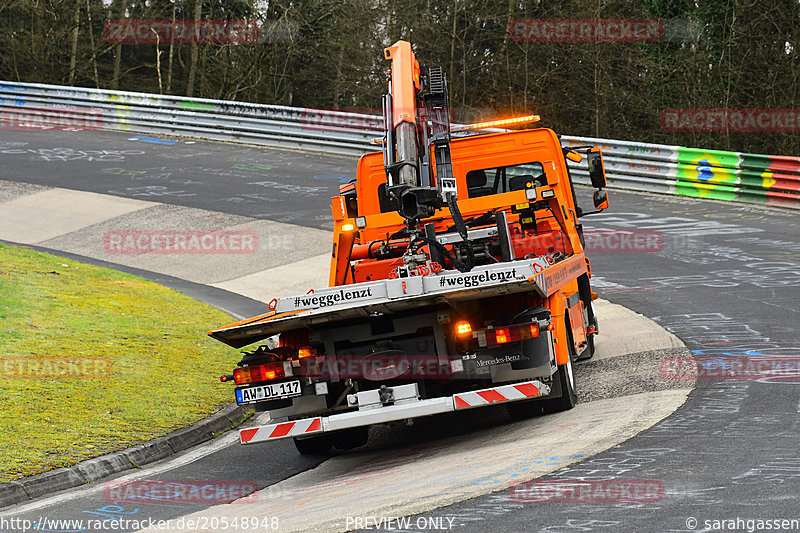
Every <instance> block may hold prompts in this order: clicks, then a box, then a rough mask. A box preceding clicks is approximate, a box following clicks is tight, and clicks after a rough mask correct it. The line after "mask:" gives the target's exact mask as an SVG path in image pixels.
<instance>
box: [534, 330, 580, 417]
mask: <svg viewBox="0 0 800 533" xmlns="http://www.w3.org/2000/svg"><path fill="white" fill-rule="evenodd" d="M570 331H571V330H570V328H569V322H567V345H568V347H569V360H568V361H567V362H566V363H565V364H563V365H561V366H559V367H558V371H557V372H556V373H557V374H558V382H559V385H561V397H560V398H552V399H550V400H543V401H542V412H543V413H544V414H546V415H547V414H551V413H560V412H561V411H569V410H570V409H572V408H573V407H575V404H576V403H577V402H578V393H577V392H576V391H577V387H576V384H575V372H574V369H573V365H572V361H573V360H575V348H574V347H573V342H572V333H570Z"/></svg>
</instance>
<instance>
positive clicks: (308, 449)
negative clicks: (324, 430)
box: [294, 435, 333, 455]
mask: <svg viewBox="0 0 800 533" xmlns="http://www.w3.org/2000/svg"><path fill="white" fill-rule="evenodd" d="M294 445H295V447H296V448H297V451H298V452H300V453H301V454H302V455H325V454H326V453H328V452H329V451H330V450H331V448H332V447H333V437H331V436H330V435H318V436H316V437H308V438H306V439H298V438H297V437H295V438H294Z"/></svg>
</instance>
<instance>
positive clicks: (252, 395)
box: [236, 380, 303, 404]
mask: <svg viewBox="0 0 800 533" xmlns="http://www.w3.org/2000/svg"><path fill="white" fill-rule="evenodd" d="M302 393H303V392H302V390H301V388H300V381H299V380H296V381H286V382H284V383H272V384H270V385H259V386H257V387H248V388H246V389H237V391H236V403H238V404H248V403H256V402H263V401H266V400H274V399H276V398H292V397H294V396H300V395H301V394H302Z"/></svg>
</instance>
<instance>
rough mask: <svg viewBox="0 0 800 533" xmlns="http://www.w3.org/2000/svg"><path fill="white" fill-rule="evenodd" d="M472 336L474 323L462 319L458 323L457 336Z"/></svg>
mask: <svg viewBox="0 0 800 533" xmlns="http://www.w3.org/2000/svg"><path fill="white" fill-rule="evenodd" d="M470 336H472V325H470V323H469V322H467V321H466V320H460V321H458V322H457V323H456V337H460V338H464V337H470Z"/></svg>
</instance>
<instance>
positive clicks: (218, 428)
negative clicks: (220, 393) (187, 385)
mask: <svg viewBox="0 0 800 533" xmlns="http://www.w3.org/2000/svg"><path fill="white" fill-rule="evenodd" d="M251 414H252V409H245V408H243V407H240V406H238V405H235V404H231V405H228V406H227V407H225V408H224V409H222V410H220V411H218V412H216V413H214V414H213V415H211V416H209V417H208V418H205V419H203V420H200V421H199V422H196V423H194V424H192V425H191V426H188V427H185V428H182V429H178V430H176V431H173V432H172V433H168V434H167V435H164V436H163V437H158V438H156V439H153V440H150V441H148V442H145V443H143V444H137V445H136V446H132V447H130V448H128V449H125V450H122V451H118V452H112V453H109V454H106V455H101V456H100V457H95V458H93V459H87V460H86V461H81V462H80V463H78V464H76V465H73V466H70V467H69V468H56V469H55V470H49V471H47V472H43V473H41V474H36V475H34V476H29V477H26V478H22V479H19V480H16V481H10V482H8V483H0V508H4V507H7V506H9V505H14V504H17V503H23V502H27V501H30V500H34V499H36V498H39V497H41V496H45V495H47V494H52V493H54V492H58V491H60V490H64V489H69V488H73V487H77V486H80V485H84V484H87V483H94V482H95V481H98V480H100V479H103V478H105V477H107V476H110V475H112V474H116V473H118V472H123V471H125V470H130V469H133V468H139V467H141V466H142V465H146V464H148V463H153V462H155V461H158V460H160V459H164V458H166V457H168V456H170V455H173V454H176V453H178V452H181V451H183V450H187V449H189V448H191V447H192V446H195V445H197V444H200V443H202V442H205V441H208V440H211V439H212V438H214V437H215V436H217V435H218V434H219V433H222V432H223V431H225V430H227V429H231V428H233V427H236V426H238V425H240V424H241V423H242V422H244V421H245V420H247V418H248V417H249V416H250V415H251Z"/></svg>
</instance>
